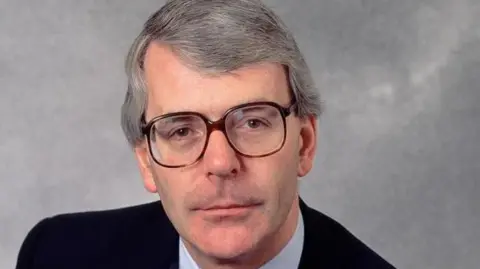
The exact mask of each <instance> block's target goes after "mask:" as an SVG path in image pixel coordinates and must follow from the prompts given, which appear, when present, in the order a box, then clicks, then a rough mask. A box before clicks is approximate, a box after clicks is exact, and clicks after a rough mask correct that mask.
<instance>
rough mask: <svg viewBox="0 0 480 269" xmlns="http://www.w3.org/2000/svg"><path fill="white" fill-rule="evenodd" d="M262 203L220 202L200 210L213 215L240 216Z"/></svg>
mask: <svg viewBox="0 0 480 269" xmlns="http://www.w3.org/2000/svg"><path fill="white" fill-rule="evenodd" d="M260 205H261V203H250V204H218V205H212V206H209V207H206V208H203V209H199V210H198V211H200V212H201V213H203V214H206V215H207V216H211V217H229V216H231V217H238V216H245V215H248V214H249V213H250V212H251V211H252V210H254V209H255V208H257V207H259V206H260Z"/></svg>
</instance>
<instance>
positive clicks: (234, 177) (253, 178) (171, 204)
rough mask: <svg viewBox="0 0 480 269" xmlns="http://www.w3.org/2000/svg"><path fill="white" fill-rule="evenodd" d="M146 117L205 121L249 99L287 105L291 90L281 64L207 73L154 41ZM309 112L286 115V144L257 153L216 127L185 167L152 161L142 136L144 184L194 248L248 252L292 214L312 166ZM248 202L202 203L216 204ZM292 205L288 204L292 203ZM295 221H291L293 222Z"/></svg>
mask: <svg viewBox="0 0 480 269" xmlns="http://www.w3.org/2000/svg"><path fill="white" fill-rule="evenodd" d="M144 68H145V80H146V83H147V89H148V105H147V107H148V108H147V110H146V113H145V114H146V121H147V122H148V121H149V120H151V119H152V118H153V117H155V116H158V115H163V114H166V113H171V112H179V111H195V112H200V113H202V114H203V115H205V116H206V117H207V118H209V119H210V120H217V119H219V118H221V117H222V116H223V114H224V112H225V111H226V110H228V109H229V108H231V107H233V106H236V105H239V104H243V103H248V102H252V101H259V100H262V101H273V102H276V103H278V104H280V105H282V106H284V107H287V106H288V105H289V104H290V100H291V97H290V94H289V89H288V83H287V77H286V74H285V72H284V69H283V68H282V67H281V66H280V65H277V64H267V63H265V64H257V65H252V66H249V67H246V68H242V69H239V70H236V71H235V72H232V73H231V74H222V75H219V76H207V75H205V74H203V75H202V74H200V73H198V72H196V71H194V70H192V69H189V68H188V67H186V66H185V65H184V64H183V63H182V62H181V61H180V60H179V59H178V58H177V56H175V55H174V54H173V53H172V52H171V50H170V49H169V48H168V47H167V46H162V45H159V44H151V45H150V46H149V48H148V50H147V53H146V56H145V65H144ZM314 122H315V121H314V119H313V118H311V119H305V120H301V119H299V118H297V117H296V116H295V115H291V116H289V117H287V120H286V126H287V135H286V140H285V144H284V146H283V148H282V149H281V150H280V151H278V152H277V153H275V154H272V155H270V156H266V157H261V158H248V157H242V156H241V155H239V154H237V153H236V152H235V151H234V150H233V149H232V148H231V147H230V145H229V144H228V141H227V138H226V137H225V135H224V134H223V133H222V132H221V131H213V132H212V133H211V135H210V138H209V142H208V144H207V147H206V150H205V153H204V155H203V158H202V159H200V160H199V161H198V162H196V163H194V164H193V165H189V166H187V167H183V168H166V167H163V166H160V165H158V164H156V163H155V162H154V161H153V159H151V156H150V155H149V154H148V150H147V149H146V143H145V144H143V145H140V146H138V147H137V149H136V155H137V158H138V160H139V164H140V168H141V171H142V175H143V178H144V184H145V187H146V188H147V189H148V190H149V191H151V192H157V193H158V194H159V196H160V198H161V200H162V204H163V206H164V208H165V211H166V213H167V215H168V217H169V218H170V220H171V221H172V223H173V225H174V226H175V228H176V229H177V231H178V232H179V233H180V235H181V236H182V237H183V238H184V239H185V240H186V242H187V243H189V244H191V245H193V246H194V247H195V248H196V249H198V250H200V251H201V252H203V253H206V254H208V255H211V256H214V257H218V258H234V257H237V256H239V255H241V254H244V253H248V252H249V251H250V250H252V249H254V248H255V247H256V246H257V245H258V244H260V243H262V240H263V239H265V238H267V237H268V236H269V235H271V234H272V233H275V232H277V231H278V230H279V229H280V227H281V226H282V225H283V224H284V223H285V220H286V219H287V218H288V217H289V216H290V218H293V217H294V218H296V216H297V215H296V214H295V213H292V211H295V210H297V206H298V204H297V203H294V201H296V199H297V177H298V176H304V175H305V174H306V173H307V172H308V171H309V170H310V168H311V165H312V159H313V154H314V148H315V123H314ZM250 202H252V203H253V204H251V205H250V204H249V205H248V206H246V207H242V208H233V209H217V210H207V208H209V207H211V206H216V205H226V204H228V205H235V204H244V203H250ZM292 209H293V210H292ZM292 223H295V222H292Z"/></svg>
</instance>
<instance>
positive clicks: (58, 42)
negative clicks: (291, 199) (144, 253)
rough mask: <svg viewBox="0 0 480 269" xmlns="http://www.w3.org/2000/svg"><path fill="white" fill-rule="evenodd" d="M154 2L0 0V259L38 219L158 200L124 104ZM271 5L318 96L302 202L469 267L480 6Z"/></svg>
mask: <svg viewBox="0 0 480 269" xmlns="http://www.w3.org/2000/svg"><path fill="white" fill-rule="evenodd" d="M163 3H164V2H163V1H153V0H148V1H147V0H146V1H127V0H123V1H107V0H103V1H100V0H96V1H94V0H87V1H85V0H83V1H73V0H43V1H34V0H31V1H26V0H18V1H14V0H0V33H1V35H0V93H1V94H0V180H1V181H0V268H12V267H13V266H14V263H15V259H16V255H17V252H18V249H19V247H20V244H21V242H22V240H23V238H24V236H25V235H26V233H27V231H28V230H29V229H30V228H31V227H32V226H33V225H34V224H35V223H36V222H37V221H38V220H40V219H41V218H43V217H46V216H50V215H54V214H58V213H64V212H71V211H84V210H94V209H107V208H114V207H120V206H127V205H131V204H137V203H143V202H147V201H151V200H154V199H157V198H156V197H155V196H153V195H151V194H147V192H146V191H144V190H143V187H142V184H141V180H140V176H139V173H138V172H137V167H136V164H135V163H134V159H133V155H132V154H131V152H130V151H129V148H128V146H127V143H126V141H125V139H124V137H123V135H122V132H121V129H120V118H119V117H120V114H119V111H120V105H121V103H122V101H123V97H124V92H125V85H126V84H125V82H126V81H125V76H124V74H123V59H124V55H125V53H126V51H127V49H128V46H129V45H130V42H131V41H132V40H133V38H134V36H135V35H136V34H137V33H138V31H139V30H140V27H141V24H142V23H143V22H144V20H145V19H146V18H147V16H148V15H150V14H151V13H152V12H153V11H154V10H156V9H157V8H159V7H160V6H161V5H162V4H163ZM267 4H269V5H270V6H272V7H273V8H274V9H275V10H276V11H277V12H278V13H279V14H280V15H281V16H282V17H283V18H284V20H285V22H286V23H287V24H288V25H289V27H290V28H291V29H292V30H293V31H294V33H295V35H296V37H297V39H298V42H299V45H300V47H301V48H302V49H303V50H304V52H305V55H306V58H307V61H308V63H309V65H310V66H311V67H312V69H313V72H314V75H315V79H316V82H317V84H318V86H319V87H320V89H321V91H322V94H323V99H324V101H325V105H326V112H325V114H324V116H323V117H322V118H321V120H320V137H319V155H318V157H317V159H316V167H315V168H314V171H313V172H312V173H311V174H310V175H309V176H308V177H306V178H304V179H303V180H302V183H301V184H302V185H301V191H302V195H303V197H304V199H305V200H307V202H309V203H310V204H311V205H312V206H314V207H315V208H317V209H319V210H321V211H323V212H325V213H327V214H329V215H330V216H332V217H334V218H335V219H337V220H338V221H340V222H341V223H342V224H344V225H345V226H346V227H347V228H348V229H350V230H351V231H352V232H353V233H354V234H356V235H357V236H358V237H359V238H361V239H362V240H363V241H365V242H366V243H367V244H368V245H370V246H371V247H372V248H373V249H375V250H376V251H377V252H379V253H380V254H381V255H382V256H384V257H385V258H386V259H388V260H389V261H391V262H392V263H393V264H395V265H396V266H398V267H399V268H423V269H426V268H435V269H439V268H445V269H454V268H479V264H480V258H479V256H480V232H479V228H480V206H479V190H480V186H479V184H480V183H479V179H478V177H479V175H480V142H479V141H478V140H479V139H480V1H478V0H402V1H400V0H362V1H360V0H300V1H299V0H283V1H279V0H270V1H267ZM159 255H161V254H160V253H159ZM320 255H321V254H320Z"/></svg>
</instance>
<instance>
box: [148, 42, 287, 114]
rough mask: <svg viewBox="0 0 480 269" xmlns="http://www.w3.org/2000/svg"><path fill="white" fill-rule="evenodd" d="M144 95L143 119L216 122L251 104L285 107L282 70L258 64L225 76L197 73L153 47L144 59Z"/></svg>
mask: <svg viewBox="0 0 480 269" xmlns="http://www.w3.org/2000/svg"><path fill="white" fill-rule="evenodd" d="M144 67H145V79H146V83H147V91H148V99H149V102H148V111H147V118H151V117H152V116H156V115H161V114H165V113H171V112H178V111H195V112H200V113H203V114H205V115H206V116H208V117H209V118H212V119H216V118H219V117H221V116H222V115H223V113H224V112H225V111H226V110H228V109H229V108H230V107H233V106H235V105H238V104H242V103H246V102H253V101H274V102H277V103H280V104H282V105H283V104H288V102H289V101H290V99H289V89H288V82H287V76H286V73H285V70H284V68H283V66H282V65H280V64H276V63H259V64H254V65H250V66H246V67H243V68H240V69H237V70H233V71H231V72H228V73H222V74H219V75H209V74H205V73H201V72H198V71H196V70H194V69H192V68H189V67H188V66H187V65H185V64H183V63H182V61H181V60H180V59H179V58H178V57H177V56H176V55H175V54H174V53H173V52H172V50H171V49H169V48H168V47H167V46H165V45H159V44H156V43H153V44H151V45H150V47H149V48H148V49H147V53H146V55H145V65H144Z"/></svg>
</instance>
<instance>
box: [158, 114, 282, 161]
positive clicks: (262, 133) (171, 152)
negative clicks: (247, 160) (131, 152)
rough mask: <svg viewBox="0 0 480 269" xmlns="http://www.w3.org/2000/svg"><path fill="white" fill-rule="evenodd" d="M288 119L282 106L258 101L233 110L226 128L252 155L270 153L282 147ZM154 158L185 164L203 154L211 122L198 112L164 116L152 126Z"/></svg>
mask: <svg viewBox="0 0 480 269" xmlns="http://www.w3.org/2000/svg"><path fill="white" fill-rule="evenodd" d="M284 129H285V128H284V119H283V118H282V115H281V112H280V111H279V109H278V108H275V107H273V106H270V105H254V106H247V107H241V108H238V109H235V110H232V111H231V112H230V113H228V115H227V116H226V118H225V132H226V136H227V139H228V140H229V142H230V144H231V146H232V147H234V148H235V149H236V150H237V151H238V152H240V153H241V154H244V155H248V156H252V157H254V156H260V155H264V154H268V153H270V152H273V151H275V150H277V149H278V148H279V147H281V145H282V143H283V140H284V136H285V130H284ZM150 132H151V133H150V144H151V150H152V154H153V156H154V158H155V159H156V160H157V161H158V162H160V163H162V164H164V165H172V166H176V165H185V164H189V163H192V162H194V161H195V160H196V159H198V157H199V156H200V155H201V154H202V152H203V150H204V147H205V146H206V143H207V136H208V135H207V124H206V122H205V121H204V120H203V119H202V118H201V117H200V116H198V115H194V114H186V115H185V114H183V115H178V116H171V117H166V118H162V119H160V120H158V121H156V122H155V123H154V124H153V126H152V128H151V129H150Z"/></svg>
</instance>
